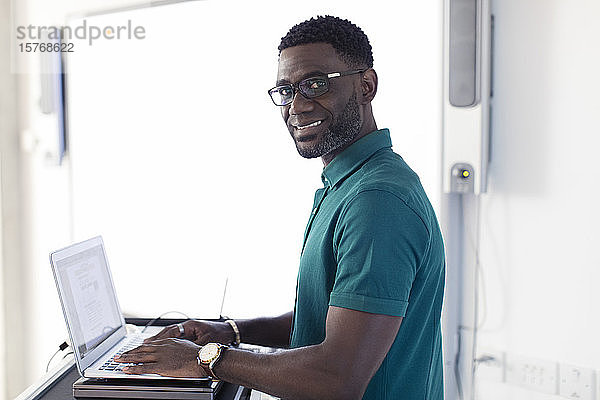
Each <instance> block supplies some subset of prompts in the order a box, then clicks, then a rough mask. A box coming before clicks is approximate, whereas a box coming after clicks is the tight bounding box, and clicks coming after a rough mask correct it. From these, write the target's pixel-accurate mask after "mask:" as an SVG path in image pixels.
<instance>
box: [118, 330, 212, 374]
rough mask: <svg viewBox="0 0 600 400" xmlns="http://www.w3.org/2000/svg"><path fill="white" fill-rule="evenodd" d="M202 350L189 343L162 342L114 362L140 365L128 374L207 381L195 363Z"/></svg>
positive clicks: (179, 341) (127, 370)
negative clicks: (199, 351)
mask: <svg viewBox="0 0 600 400" xmlns="http://www.w3.org/2000/svg"><path fill="white" fill-rule="evenodd" d="M199 349H200V346H198V345H197V344H195V343H192V342H190V341H188V340H182V339H174V338H170V339H160V340H156V341H153V342H149V343H146V344H143V345H141V346H140V347H137V348H135V349H133V350H129V351H127V352H125V353H123V354H121V356H120V357H118V358H115V361H116V362H120V363H133V364H137V365H130V366H127V367H125V368H123V372H125V373H128V374H158V375H163V376H173V377H186V378H204V377H206V373H205V372H204V370H203V369H202V367H200V366H199V365H198V362H197V361H196V357H197V356H198V350H199Z"/></svg>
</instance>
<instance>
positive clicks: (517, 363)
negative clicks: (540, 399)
mask: <svg viewBox="0 0 600 400" xmlns="http://www.w3.org/2000/svg"><path fill="white" fill-rule="evenodd" d="M505 365H506V367H505V369H506V382H507V383H510V384H513V385H517V386H520V387H522V388H525V389H529V390H534V391H536V392H541V393H548V394H558V363H555V362H551V361H545V360H539V359H534V358H526V357H520V356H513V355H510V354H508V355H507V356H506V363H505Z"/></svg>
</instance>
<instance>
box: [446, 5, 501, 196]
mask: <svg viewBox="0 0 600 400" xmlns="http://www.w3.org/2000/svg"><path fill="white" fill-rule="evenodd" d="M491 42H492V17H491V11H490V0H444V89H443V92H444V106H443V140H442V167H443V178H442V181H443V190H444V192H445V193H475V194H478V193H482V192H485V191H486V188H487V165H488V161H489V160H488V159H489V128H490V97H491V75H492V73H491V65H492V61H491V56H492V54H491ZM464 171H468V172H465V173H463V172H464ZM465 175H466V176H465Z"/></svg>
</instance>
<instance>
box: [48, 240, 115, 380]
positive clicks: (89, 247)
mask: <svg viewBox="0 0 600 400" xmlns="http://www.w3.org/2000/svg"><path fill="white" fill-rule="evenodd" d="M50 264H51V266H52V272H53V274H54V280H55V282H56V287H57V289H58V296H59V297H60V302H61V305H62V309H63V314H64V316H65V321H66V323H67V330H68V331H69V337H70V338H71V344H72V347H73V351H74V355H75V361H76V363H77V368H78V369H79V372H80V374H81V375H82V376H84V373H83V372H84V371H85V369H86V368H87V367H89V366H90V365H91V364H93V363H94V361H96V360H97V359H98V358H99V357H100V356H102V355H103V354H104V353H105V352H107V351H108V350H110V349H111V348H112V347H113V346H114V345H115V344H117V343H118V342H119V341H120V340H121V339H123V338H124V337H125V335H126V328H125V320H124V319H123V314H122V313H121V308H120V306H119V302H118V300H117V295H116V292H115V288H114V285H113V280H112V276H111V274H110V268H109V265H108V259H107V258H106V252H105V250H104V242H103V241H102V237H101V236H97V237H94V238H92V239H88V240H86V241H84V242H81V243H76V244H74V245H71V246H69V247H66V248H64V249H61V250H58V251H55V252H53V253H51V254H50Z"/></svg>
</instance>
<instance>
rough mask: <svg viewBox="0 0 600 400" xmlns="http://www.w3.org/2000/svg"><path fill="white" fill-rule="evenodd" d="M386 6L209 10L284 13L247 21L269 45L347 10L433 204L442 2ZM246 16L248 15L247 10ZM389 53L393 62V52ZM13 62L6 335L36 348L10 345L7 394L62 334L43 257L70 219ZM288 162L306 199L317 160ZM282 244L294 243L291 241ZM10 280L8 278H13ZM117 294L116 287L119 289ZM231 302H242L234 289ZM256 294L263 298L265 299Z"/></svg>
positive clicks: (37, 5)
mask: <svg viewBox="0 0 600 400" xmlns="http://www.w3.org/2000/svg"><path fill="white" fill-rule="evenodd" d="M128 3H129V2H123V1H112V2H106V1H96V0H94V1H92V0H88V1H85V2H81V1H79V2H75V1H67V0H61V1H53V2H51V3H49V2H44V1H41V0H23V1H19V2H15V3H14V4H13V7H14V8H15V10H16V14H17V24H23V25H27V24H39V25H48V24H50V23H57V24H63V23H64V21H65V16H66V15H67V14H68V13H71V12H73V11H85V10H88V9H99V8H111V7H113V6H117V5H119V6H121V5H125V4H128ZM218 4H219V5H221V4H223V3H221V2H219V3H218ZM386 6H387V3H383V2H382V3H380V4H379V5H376V6H375V7H372V8H370V9H365V8H364V2H326V3H323V2H303V3H301V4H296V5H289V7H290V8H289V9H288V10H287V11H285V10H282V9H281V7H282V5H281V3H280V2H272V1H271V2H261V7H260V8H261V9H260V10H258V9H257V8H256V7H253V6H252V5H251V4H250V3H248V4H246V2H238V3H235V4H232V3H231V2H229V3H225V4H223V5H222V7H223V9H222V11H221V12H220V13H219V14H218V15H225V14H227V13H231V12H232V10H236V11H235V12H237V13H239V15H238V16H241V15H246V16H252V15H253V14H254V13H256V12H259V11H260V12H264V10H278V11H277V12H278V13H279V14H278V15H281V14H285V15H287V16H288V18H289V20H286V21H279V22H278V25H277V26H278V28H277V29H274V28H272V27H271V26H270V25H268V24H263V25H261V26H253V27H252V28H251V29H249V30H248V31H246V32H250V33H252V32H255V30H256V29H264V30H265V31H264V32H271V30H273V35H274V36H273V38H274V39H273V43H274V45H275V46H276V44H277V42H278V39H279V37H280V36H283V35H284V34H285V30H287V28H288V27H289V26H290V25H291V24H292V23H297V22H299V21H301V20H303V19H305V18H308V17H310V16H313V15H316V14H317V13H319V14H324V13H331V14H334V15H340V16H343V17H347V18H350V19H351V20H353V21H354V22H356V23H357V24H358V25H360V26H362V27H363V28H364V30H365V31H366V33H367V34H369V36H370V38H371V41H372V44H373V48H374V53H375V68H376V69H377V71H378V73H379V78H380V90H379V93H378V99H377V101H376V103H375V117H376V120H377V122H378V124H379V126H380V127H389V128H391V130H392V135H393V140H394V148H395V150H396V151H397V152H399V153H400V154H402V155H403V156H404V157H405V159H406V160H407V161H408V162H409V164H411V165H412V166H413V167H414V169H415V170H416V171H417V172H418V173H419V174H420V176H421V178H422V181H423V183H424V185H425V187H426V190H428V192H429V194H430V197H431V199H432V202H433V203H434V204H437V203H439V198H438V197H439V186H440V185H439V176H438V171H439V158H438V154H439V127H440V109H439V98H440V93H441V36H440V35H441V4H439V5H433V4H423V5H415V4H412V3H406V4H404V5H403V6H401V7H400V9H398V11H397V12H390V11H383V10H384V7H386ZM263 7H264V10H263ZM248 21H249V22H251V19H249V20H248ZM264 32H263V33H262V34H264ZM415 38H418V40H415ZM388 49H391V50H388ZM274 54H275V55H276V53H274ZM398 59H400V61H397V60H398ZM275 63H276V59H273V70H272V71H273V72H274V71H275ZM18 67H19V68H23V70H26V71H30V74H23V75H19V84H20V85H19V95H20V96H19V103H18V107H19V110H20V114H19V130H20V133H19V138H20V145H21V152H22V157H23V162H22V164H23V171H22V173H21V182H22V185H23V187H24V189H23V192H24V193H23V197H22V199H21V201H22V206H23V208H24V216H23V218H22V224H21V225H22V229H23V230H24V232H23V238H24V240H23V241H22V242H23V253H22V254H23V261H22V263H21V264H19V265H18V266H17V265H15V266H14V267H13V268H14V271H16V273H18V275H19V277H18V279H20V280H23V281H24V282H25V284H24V285H23V286H17V287H18V288H19V289H20V292H21V293H22V294H23V296H25V299H26V301H24V302H16V303H15V304H14V309H15V313H16V314H18V315H21V316H22V318H21V323H22V324H23V326H24V328H23V329H21V330H19V332H18V333H16V332H12V333H10V334H11V335H12V336H13V339H14V340H20V341H21V342H26V343H36V347H33V346H29V347H28V348H27V350H24V349H23V348H22V347H15V348H14V349H9V350H10V353H11V354H10V355H11V357H12V359H13V360H14V361H15V362H14V363H13V364H11V370H10V371H9V372H8V373H9V374H10V375H9V376H8V380H9V381H10V382H11V386H10V387H8V388H7V390H8V397H14V396H15V395H16V394H18V393H19V392H20V391H21V390H22V389H23V388H24V386H25V385H27V384H29V383H31V382H33V381H34V380H35V379H36V378H37V377H39V376H40V375H42V373H43V370H44V369H45V365H46V362H47V360H48V358H49V357H50V356H51V355H52V353H54V351H55V350H56V347H57V345H58V344H59V343H60V342H62V341H63V340H65V338H66V330H65V327H64V321H63V317H62V314H61V311H60V306H59V303H58V299H57V295H56V289H55V287H54V282H53V279H52V276H51V273H50V269H49V266H48V258H47V257H48V252H49V251H51V250H53V249H56V248H58V247H60V246H62V245H64V244H66V243H68V242H70V241H71V240H73V239H74V237H73V235H72V230H71V227H72V224H73V221H72V219H71V218H72V209H71V206H72V205H71V203H70V196H69V191H70V186H69V183H70V181H69V173H70V171H69V167H70V160H69V159H68V158H67V160H66V162H65V164H64V165H63V166H61V167H58V166H53V165H52V163H51V162H50V161H51V160H48V159H47V158H46V156H45V143H46V142H47V138H48V136H49V135H52V134H53V133H54V132H53V131H52V129H53V128H52V127H51V125H50V124H49V122H48V120H47V118H45V116H43V115H41V114H40V111H39V97H40V90H39V77H38V75H37V72H38V65H37V60H36V59H33V58H31V59H24V60H23V59H20V60H19V64H18ZM273 80H274V76H273ZM262 93H263V92H261V94H262ZM271 117H272V118H273V119H274V120H275V121H278V120H279V118H280V117H279V116H278V115H277V112H276V110H272V113H271V114H269V115H267V116H265V117H264V119H268V118H271ZM280 131H281V132H280V133H281V135H282V137H283V136H285V135H286V132H285V128H284V127H283V124H281V127H280ZM288 139H289V138H288ZM282 141H283V139H282ZM277 143H278V146H279V145H282V146H285V150H282V149H281V148H279V147H278V148H273V151H274V152H283V154H289V155H290V156H292V157H298V156H297V155H296V154H295V150H294V149H293V144H292V143H291V140H289V141H288V142H287V143H279V142H277ZM295 162H297V163H300V162H306V163H308V164H307V165H311V166H312V167H309V168H312V169H310V171H313V172H307V173H308V174H311V176H310V177H308V178H306V182H309V181H311V182H314V183H312V184H309V185H308V186H310V187H308V186H307V193H306V199H308V200H307V201H308V202H310V201H311V200H312V199H311V197H312V191H313V190H314V189H316V188H317V187H318V186H319V185H320V182H319V177H318V173H319V169H320V165H319V163H320V161H318V160H313V162H312V164H310V163H311V161H304V160H297V161H295ZM309 168H307V170H309ZM309 206H310V204H307V205H306V207H305V208H306V209H308V208H309ZM299 213H300V214H302V217H301V218H300V219H302V218H304V217H305V214H306V212H305V211H304V209H300V210H299ZM278 223H280V221H278V220H276V219H273V220H271V221H269V220H265V226H264V227H263V229H265V230H267V231H268V230H269V229H270V227H273V226H274V225H276V224H278ZM301 224H302V226H301V227H300V230H301V232H300V233H299V234H300V235H301V233H302V231H303V229H304V226H303V225H304V222H302V223H301ZM277 245H284V244H283V243H279V244H277ZM285 245H286V246H291V247H293V245H289V244H285ZM109 251H110V249H109ZM287 268H288V269H289V271H291V273H290V276H293V275H294V273H293V272H294V271H293V269H294V268H295V266H294V265H290V266H288V267H287ZM286 273H287V272H286ZM14 282H15V283H17V280H15V281H14ZM294 282H295V279H294V280H293V281H292V283H291V286H290V287H293V284H294ZM134 283H135V282H131V281H129V279H128V278H125V279H121V281H119V282H118V283H117V288H118V289H119V288H124V287H127V286H128V285H133V284H134ZM121 293H123V291H121V292H120V293H119V294H120V295H121ZM257 293H258V291H257ZM196 297H197V296H196V295H195V294H193V293H192V294H190V295H189V296H188V297H185V296H184V297H182V298H181V299H180V300H181V302H182V303H181V304H183V303H190V302H193V301H195V300H196ZM292 297H293V294H290V295H289V299H284V300H283V301H288V302H291V301H292V300H293V299H292ZM9 300H10V299H9ZM12 300H14V299H12ZM124 301H126V302H127V307H128V308H129V309H130V310H137V309H140V305H141V304H143V301H144V300H143V299H142V300H138V301H137V303H135V304H134V303H132V301H131V300H130V299H128V298H127V297H125V299H124ZM236 301H238V302H239V301H243V298H242V299H237V300H236ZM261 301H262V302H264V299H263V300H261ZM225 311H227V309H226V310H225ZM257 313H261V312H260V310H257ZM233 316H237V315H233ZM40 326H43V327H44V334H43V335H40V334H39V327H40ZM22 332H25V334H22ZM34 339H35V340H34Z"/></svg>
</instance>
